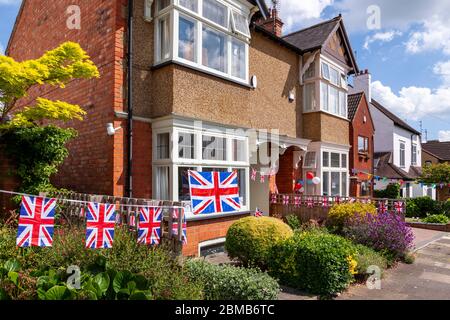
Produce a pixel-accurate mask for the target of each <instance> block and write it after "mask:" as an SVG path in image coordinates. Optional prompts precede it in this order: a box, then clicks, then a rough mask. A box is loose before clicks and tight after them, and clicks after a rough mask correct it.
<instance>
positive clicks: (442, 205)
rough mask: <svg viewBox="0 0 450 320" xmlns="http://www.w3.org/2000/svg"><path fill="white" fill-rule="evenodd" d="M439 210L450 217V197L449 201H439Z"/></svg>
mask: <svg viewBox="0 0 450 320" xmlns="http://www.w3.org/2000/svg"><path fill="white" fill-rule="evenodd" d="M437 207H438V211H439V213H441V214H445V215H446V216H447V217H448V218H450V198H449V199H447V201H442V202H438V203H437Z"/></svg>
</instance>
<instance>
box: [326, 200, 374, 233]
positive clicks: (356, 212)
mask: <svg viewBox="0 0 450 320" xmlns="http://www.w3.org/2000/svg"><path fill="white" fill-rule="evenodd" d="M367 213H370V214H373V215H374V214H377V208H376V207H375V205H373V204H370V203H366V204H365V203H361V202H355V203H343V204H337V205H334V206H333V207H332V208H331V209H330V212H329V213H328V223H329V224H331V225H334V226H338V227H339V226H342V225H343V224H344V223H345V221H347V220H348V219H351V218H353V217H355V216H365V215H366V214H367Z"/></svg>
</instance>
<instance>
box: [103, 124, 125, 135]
mask: <svg viewBox="0 0 450 320" xmlns="http://www.w3.org/2000/svg"><path fill="white" fill-rule="evenodd" d="M120 129H122V127H118V128H114V124H113V123H108V124H107V125H106V131H107V132H108V136H114V135H115V134H116V132H117V131H119V130H120Z"/></svg>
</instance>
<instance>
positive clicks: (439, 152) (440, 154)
mask: <svg viewBox="0 0 450 320" xmlns="http://www.w3.org/2000/svg"><path fill="white" fill-rule="evenodd" d="M422 149H423V150H424V151H425V152H428V153H429V154H431V155H432V156H434V157H436V158H438V159H439V160H441V161H450V141H447V142H440V141H437V140H432V141H428V142H427V143H422Z"/></svg>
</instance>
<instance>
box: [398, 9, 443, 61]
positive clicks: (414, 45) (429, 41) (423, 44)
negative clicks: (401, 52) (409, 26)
mask: <svg viewBox="0 0 450 320" xmlns="http://www.w3.org/2000/svg"><path fill="white" fill-rule="evenodd" d="M422 26H423V27H422V30H420V31H416V32H413V33H412V34H411V35H410V38H409V40H408V42H407V43H406V50H407V52H409V53H421V52H426V51H433V50H442V52H443V53H445V54H447V55H450V25H449V21H446V22H445V21H443V20H441V19H440V18H439V17H438V16H434V17H433V18H432V19H431V20H426V21H424V22H423V23H422Z"/></svg>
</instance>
